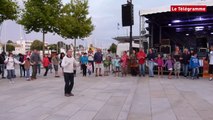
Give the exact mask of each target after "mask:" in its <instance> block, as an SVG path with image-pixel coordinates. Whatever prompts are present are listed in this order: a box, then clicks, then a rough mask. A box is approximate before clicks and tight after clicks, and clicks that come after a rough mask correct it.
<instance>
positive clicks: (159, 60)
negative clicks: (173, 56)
mask: <svg viewBox="0 0 213 120" xmlns="http://www.w3.org/2000/svg"><path fill="white" fill-rule="evenodd" d="M155 62H156V63H157V64H158V77H160V75H163V65H164V62H163V59H162V57H161V54H158V58H157V59H156V60H155Z"/></svg>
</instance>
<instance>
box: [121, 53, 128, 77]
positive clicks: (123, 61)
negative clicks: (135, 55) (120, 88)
mask: <svg viewBox="0 0 213 120" xmlns="http://www.w3.org/2000/svg"><path fill="white" fill-rule="evenodd" d="M128 59H129V56H128V55H127V52H126V51H124V52H123V55H122V56H121V74H122V76H127V68H128Z"/></svg>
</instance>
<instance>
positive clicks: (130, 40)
mask: <svg viewBox="0 0 213 120" xmlns="http://www.w3.org/2000/svg"><path fill="white" fill-rule="evenodd" d="M127 4H130V7H131V8H130V10H131V14H133V5H132V0H127ZM132 25H133V15H132V16H131V24H130V34H129V36H130V38H129V53H130V54H131V53H132V41H133V40H132Z"/></svg>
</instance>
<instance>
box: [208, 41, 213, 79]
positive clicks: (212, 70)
mask: <svg viewBox="0 0 213 120" xmlns="http://www.w3.org/2000/svg"><path fill="white" fill-rule="evenodd" d="M209 75H210V76H209V80H210V81H212V80H213V45H212V46H211V47H210V52H209Z"/></svg>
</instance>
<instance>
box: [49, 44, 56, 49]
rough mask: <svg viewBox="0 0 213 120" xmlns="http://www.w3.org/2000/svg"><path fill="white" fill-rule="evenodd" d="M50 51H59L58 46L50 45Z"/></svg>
mask: <svg viewBox="0 0 213 120" xmlns="http://www.w3.org/2000/svg"><path fill="white" fill-rule="evenodd" d="M48 47H49V50H57V44H50V45H48Z"/></svg>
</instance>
